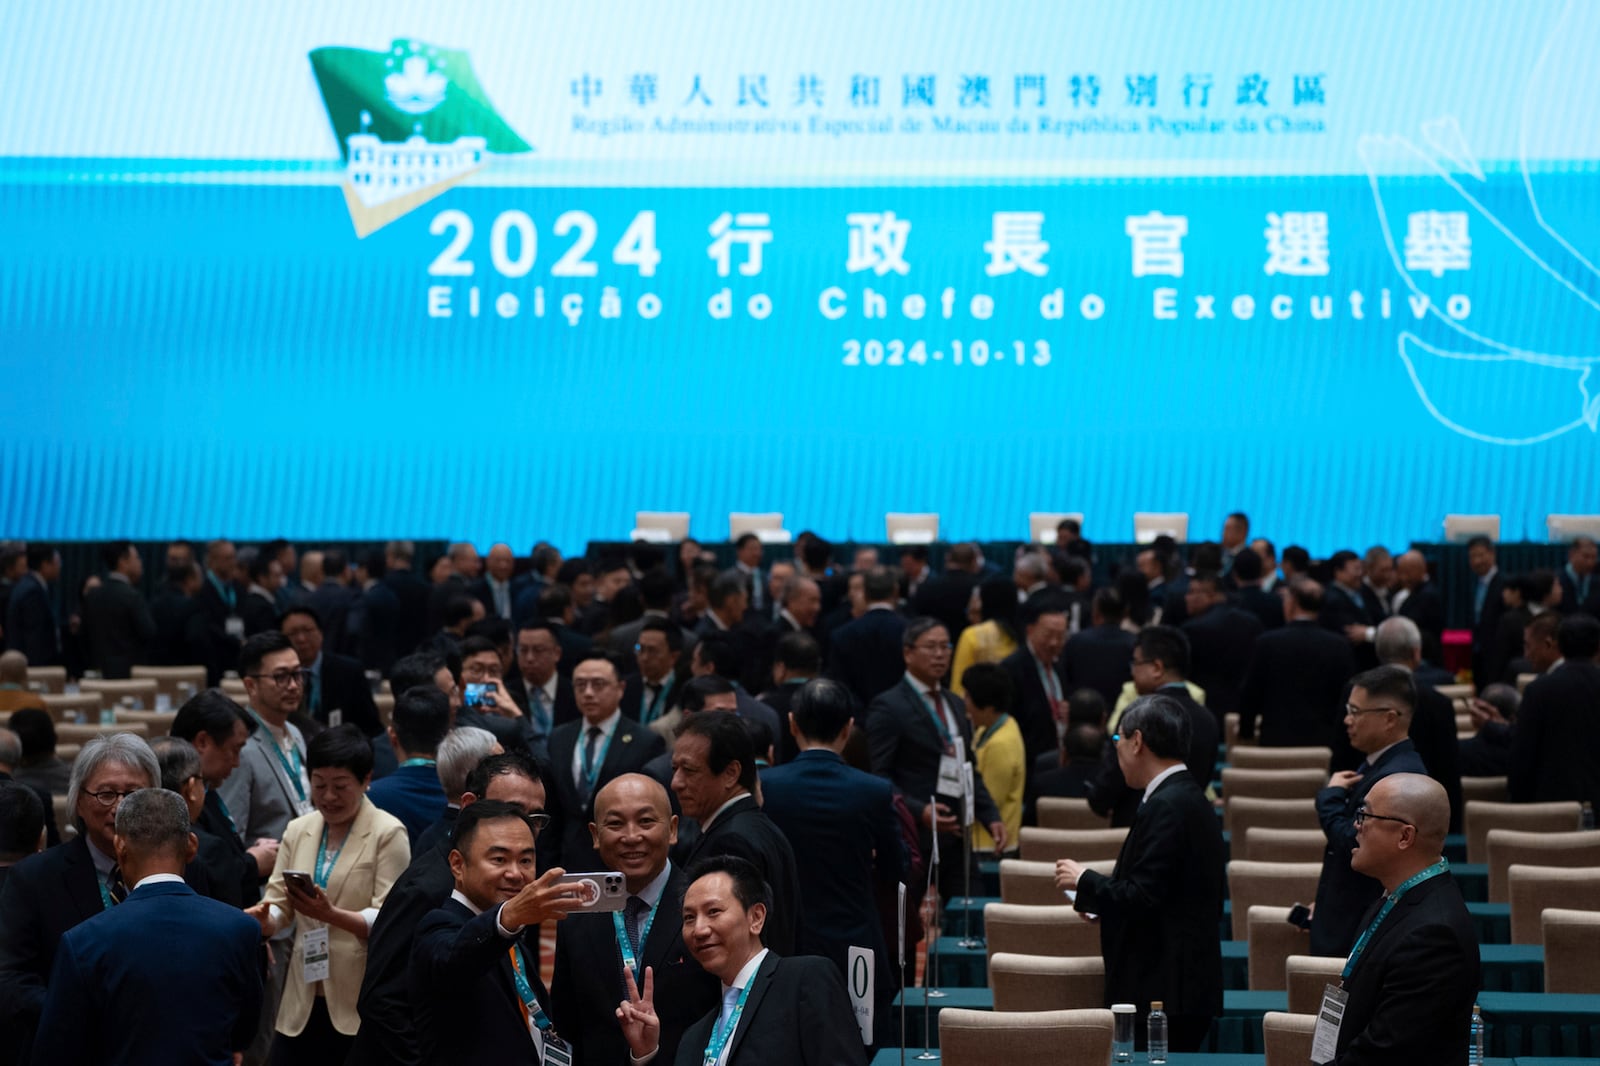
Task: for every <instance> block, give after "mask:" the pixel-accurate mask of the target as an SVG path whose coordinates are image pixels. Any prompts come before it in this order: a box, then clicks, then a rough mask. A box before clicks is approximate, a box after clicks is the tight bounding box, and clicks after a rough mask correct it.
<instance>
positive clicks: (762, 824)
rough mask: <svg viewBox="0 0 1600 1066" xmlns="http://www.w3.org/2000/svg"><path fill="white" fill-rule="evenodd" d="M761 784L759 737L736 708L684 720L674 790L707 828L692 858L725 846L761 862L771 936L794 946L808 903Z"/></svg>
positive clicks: (688, 861)
mask: <svg viewBox="0 0 1600 1066" xmlns="http://www.w3.org/2000/svg"><path fill="white" fill-rule="evenodd" d="M755 787H756V750H755V745H754V743H753V742H752V741H751V739H750V733H749V731H748V730H747V729H745V727H744V724H743V723H742V722H740V720H739V717H738V716H737V715H736V714H731V713H729V712H727V711H702V712H700V713H699V714H691V715H689V716H688V717H687V718H685V719H684V720H683V724H682V725H680V726H679V727H678V739H677V741H676V742H675V743H674V744H673V746H672V791H673V793H674V794H675V795H676V796H677V797H678V803H679V806H680V807H681V808H682V809H683V813H684V814H685V815H686V816H688V817H690V818H693V819H694V820H695V822H696V823H697V824H698V826H699V828H700V835H699V837H698V838H697V839H696V840H695V841H694V844H693V846H692V847H691V848H690V849H689V853H688V855H687V856H686V857H685V865H686V866H692V865H693V864H694V863H695V862H697V861H699V860H700V859H704V858H707V857H709V856H712V855H722V854H730V855H738V856H740V857H741V858H743V859H745V860H747V861H748V862H750V863H753V864H754V865H755V867H756V869H757V870H759V871H760V872H761V876H762V877H763V878H765V880H766V882H767V885H768V888H769V889H770V892H771V897H770V898H771V904H772V905H771V907H770V908H769V909H768V914H769V916H770V917H769V922H768V926H767V942H768V943H770V944H771V945H772V946H773V950H775V951H783V952H793V951H794V943H795V929H796V927H797V926H798V924H799V921H800V905H801V904H800V877H799V874H798V872H797V871H796V869H795V858H794V850H793V849H792V848H791V847H790V846H789V841H788V840H787V839H785V837H784V835H783V833H782V832H781V831H780V830H779V829H778V827H777V826H775V825H774V824H773V823H772V819H771V818H769V817H767V815H766V814H765V813H763V812H762V810H761V806H760V805H759V804H758V803H757V802H756V798H755V795H754V792H755Z"/></svg>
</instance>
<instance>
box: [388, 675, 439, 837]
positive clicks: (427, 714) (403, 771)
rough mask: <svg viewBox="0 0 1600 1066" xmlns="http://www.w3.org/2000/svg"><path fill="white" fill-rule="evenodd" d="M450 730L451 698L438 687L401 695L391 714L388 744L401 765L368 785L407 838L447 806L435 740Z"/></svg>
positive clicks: (426, 824) (434, 819)
mask: <svg viewBox="0 0 1600 1066" xmlns="http://www.w3.org/2000/svg"><path fill="white" fill-rule="evenodd" d="M449 731H450V701H449V699H448V698H447V697H446V696H445V694H444V693H442V692H440V691H439V690H438V689H437V688H432V687H427V686H421V687H417V688H413V689H411V690H409V691H407V692H403V693H401V694H400V698H399V699H397V700H395V703H394V713H393V715H392V716H391V718H390V725H389V729H388V732H389V743H390V744H392V745H393V746H394V753H395V757H396V758H397V759H399V761H400V766H399V768H398V769H396V770H395V772H394V773H392V774H390V775H389V776H388V777H385V778H383V779H382V780H380V781H375V782H373V784H372V789H371V791H370V792H369V793H368V797H369V798H370V799H371V800H372V802H373V805H374V806H376V807H378V808H379V809H381V810H385V811H388V812H389V813H390V814H392V815H394V816H395V817H396V818H398V819H400V821H401V822H402V823H403V824H404V825H405V827H406V833H407V834H409V836H410V837H411V842H412V843H413V844H415V843H416V840H417V836H418V835H419V834H420V833H421V832H422V831H423V830H424V829H426V828H428V826H430V825H432V824H433V823H434V822H437V821H438V820H439V819H440V818H442V817H444V811H445V806H446V804H447V801H446V798H445V794H444V786H443V785H442V784H440V783H439V765H438V759H437V754H438V751H439V743H440V741H442V740H444V736H445V734H446V733H448V732H449Z"/></svg>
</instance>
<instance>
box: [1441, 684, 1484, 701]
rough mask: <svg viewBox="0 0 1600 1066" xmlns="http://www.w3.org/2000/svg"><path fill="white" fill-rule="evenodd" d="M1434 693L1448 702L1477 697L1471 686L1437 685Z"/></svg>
mask: <svg viewBox="0 0 1600 1066" xmlns="http://www.w3.org/2000/svg"><path fill="white" fill-rule="evenodd" d="M1433 691H1435V692H1437V693H1438V694H1439V695H1441V696H1443V697H1444V698H1445V699H1447V700H1470V699H1471V698H1472V697H1473V696H1474V695H1476V692H1475V691H1474V690H1473V687H1472V686H1471V685H1436V686H1434V690H1433Z"/></svg>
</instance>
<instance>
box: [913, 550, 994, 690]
mask: <svg viewBox="0 0 1600 1066" xmlns="http://www.w3.org/2000/svg"><path fill="white" fill-rule="evenodd" d="M977 584H978V575H977V574H971V573H968V572H966V571H965V570H947V571H946V572H944V573H942V574H940V575H939V576H938V577H930V578H929V579H928V580H926V581H924V582H923V583H922V584H921V585H920V586H919V587H918V588H917V591H916V593H915V594H914V595H913V596H912V597H911V611H912V613H913V614H915V615H927V616H929V617H931V618H937V619H938V620H939V621H940V623H942V624H943V625H944V627H945V629H947V630H948V631H949V633H950V639H951V640H959V639H960V638H961V631H962V630H963V629H965V628H967V603H968V601H970V600H971V599H972V590H973V588H974V587H975V586H976V585H977ZM957 680H959V678H958V679H957Z"/></svg>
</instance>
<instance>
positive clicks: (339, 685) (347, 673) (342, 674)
mask: <svg viewBox="0 0 1600 1066" xmlns="http://www.w3.org/2000/svg"><path fill="white" fill-rule="evenodd" d="M309 695H310V694H309V693H308V694H307V697H308V698H309ZM332 711H338V712H339V717H340V720H341V722H342V724H344V725H353V726H355V727H356V728H357V729H359V730H361V732H363V733H365V734H366V735H367V736H369V737H375V736H377V735H378V734H379V733H382V732H383V720H382V719H380V718H379V717H378V705H377V704H376V703H374V702H373V699H372V686H371V685H369V684H367V674H366V668H365V667H363V666H362V665H361V662H360V660H358V659H352V658H349V657H348V656H345V655H338V654H335V653H334V652H331V651H327V650H326V649H324V650H323V652H322V676H321V678H320V679H319V683H318V685H317V699H316V705H315V706H313V707H312V708H311V717H313V718H315V719H316V720H317V721H319V722H322V723H323V724H324V725H326V724H327V722H328V715H329V713H330V712H332Z"/></svg>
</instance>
